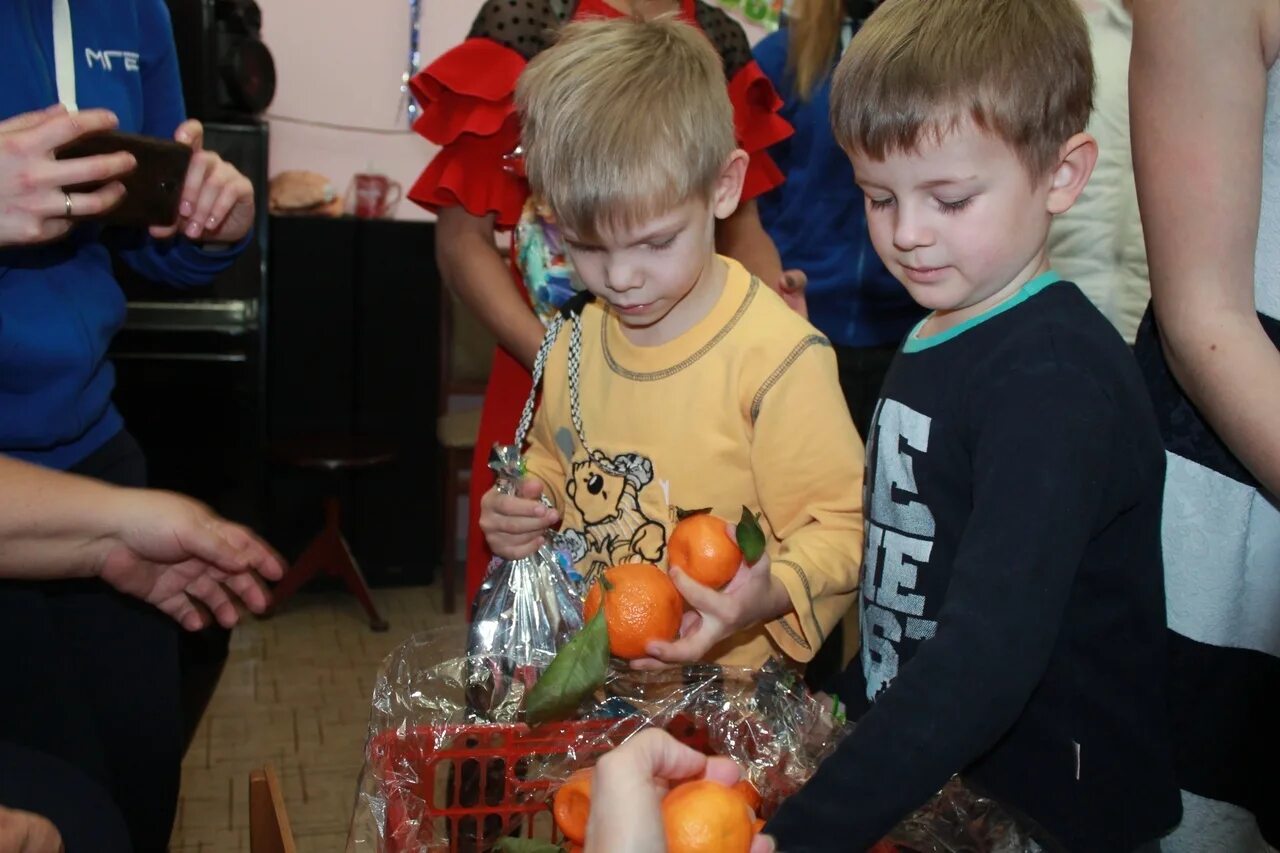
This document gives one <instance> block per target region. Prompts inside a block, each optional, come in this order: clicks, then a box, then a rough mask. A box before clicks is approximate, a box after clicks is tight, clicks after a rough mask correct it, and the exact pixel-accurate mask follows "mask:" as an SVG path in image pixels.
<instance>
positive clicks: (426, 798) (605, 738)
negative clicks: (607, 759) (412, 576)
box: [347, 638, 844, 853]
mask: <svg viewBox="0 0 1280 853" xmlns="http://www.w3.org/2000/svg"><path fill="white" fill-rule="evenodd" d="M490 671H492V668H491V662H490V661H489V660H488V659H486V658H484V657H482V656H476V655H467V656H463V657H459V658H453V659H449V660H445V661H442V662H441V661H439V660H438V653H436V652H435V650H434V644H432V643H430V642H424V641H423V640H422V639H419V638H411V639H410V640H409V641H408V642H406V643H404V644H403V645H402V646H401V647H400V648H399V649H397V650H396V651H395V652H393V653H392V654H391V655H390V656H389V657H388V658H387V660H386V661H385V662H384V664H383V666H382V670H381V671H380V673H379V675H378V679H377V683H376V685H375V687H374V692H373V708H372V712H371V714H370V718H369V736H368V740H367V742H366V744H365V764H364V770H363V772H362V774H361V779H360V784H359V789H358V792H357V802H356V808H355V815H354V817H353V820H352V825H351V834H350V837H349V840H348V846H347V849H348V850H353V851H360V853H365V851H369V853H372V851H378V853H424V851H437V850H440V851H444V850H464V851H485V850H490V849H492V848H493V847H494V845H496V844H497V843H498V842H499V841H500V840H501V839H502V838H503V837H506V836H519V837H526V838H527V837H534V838H540V839H544V840H548V841H551V840H558V837H559V836H558V835H557V834H556V830H555V828H554V822H553V820H552V817H551V813H550V799H551V796H552V794H554V792H555V789H556V788H557V787H558V785H559V784H560V783H561V782H562V781H563V780H564V779H566V778H568V776H569V774H570V773H572V772H573V771H574V770H576V769H578V768H580V767H585V766H590V765H593V764H595V762H596V760H597V759H598V758H599V757H600V756H601V755H602V754H603V753H605V752H607V751H608V750H610V749H612V748H614V747H615V746H617V745H619V744H621V743H623V742H625V741H626V740H627V738H629V737H631V736H632V735H634V734H635V733H636V732H638V731H640V730H642V729H644V728H647V727H650V726H658V727H662V728H665V729H667V730H668V731H670V732H671V733H672V734H673V735H675V736H676V737H677V738H679V739H680V740H682V741H684V742H685V743H688V744H690V745H691V746H693V747H694V748H697V749H700V750H702V751H704V752H707V753H709V754H718V755H727V756H729V757H730V758H733V759H734V760H736V761H737V762H738V763H739V764H740V765H741V766H742V767H743V769H744V770H745V772H746V775H747V778H749V779H750V780H751V781H752V783H753V784H755V786H756V787H757V789H759V791H760V792H761V795H762V797H763V799H764V807H763V808H764V813H765V814H770V813H771V812H772V811H773V810H774V809H776V808H777V805H778V803H780V802H781V800H782V799H783V798H784V797H786V796H788V795H790V794H791V793H793V792H794V791H795V790H797V789H798V788H799V787H800V786H801V785H802V784H803V783H804V782H805V781H806V780H807V779H808V778H809V777H810V776H812V774H813V772H814V771H815V770H816V768H817V766H818V764H819V763H820V762H821V761H822V759H823V758H825V757H826V756H827V755H828V754H829V753H830V752H831V750H832V749H833V748H834V747H835V744H836V743H837V742H838V740H839V739H840V737H842V735H843V733H844V730H843V728H842V727H841V726H838V725H837V724H836V723H835V722H834V721H833V720H832V719H831V717H830V714H829V713H828V712H827V710H826V707H825V706H823V705H820V704H819V703H818V702H817V701H816V700H814V699H813V698H812V697H811V696H810V695H809V694H808V693H807V692H806V691H805V690H804V688H803V686H802V684H801V683H800V680H799V678H798V676H797V675H796V674H795V673H794V672H792V671H791V670H789V669H787V668H785V667H783V666H780V665H778V664H776V663H773V662H770V663H769V664H766V665H765V666H764V667H763V668H762V669H760V670H758V671H751V670H746V669H731V668H721V667H719V666H714V665H697V666H690V667H685V668H683V669H680V668H673V669H668V670H663V671H661V672H646V673H638V672H631V671H624V670H613V671H611V673H610V675H609V677H608V679H607V681H606V684H605V686H604V688H603V689H602V690H601V691H600V692H599V693H598V694H597V696H596V697H595V698H594V699H593V700H590V701H588V702H585V703H584V705H583V707H582V709H581V713H580V714H579V715H578V716H577V717H576V718H575V719H574V720H571V721H566V722H561V723H550V724H547V725H543V726H539V727H538V728H536V729H529V728H528V727H527V726H525V725H524V724H523V723H522V722H521V719H522V714H523V708H522V706H523V700H524V695H525V692H526V688H525V686H524V684H523V683H521V682H514V683H513V684H512V685H511V689H509V690H507V691H506V692H505V693H504V694H503V697H502V701H500V702H497V703H495V704H494V705H493V706H492V707H491V708H489V709H488V713H487V714H486V715H485V716H484V718H481V717H480V716H479V715H477V714H476V712H475V710H474V708H473V707H472V702H471V699H470V697H471V696H472V695H474V694H475V692H476V691H477V690H478V689H479V690H489V689H490V687H489V685H488V683H487V682H486V679H487V677H488V676H487V675H486V673H488V672H490Z"/></svg>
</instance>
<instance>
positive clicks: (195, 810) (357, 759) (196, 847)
mask: <svg viewBox="0 0 1280 853" xmlns="http://www.w3.org/2000/svg"><path fill="white" fill-rule="evenodd" d="M374 599H375V601H376V602H377V605H378V608H379V610H380V611H381V613H382V615H383V617H384V618H386V619H387V620H388V621H389V622H390V623H391V630H390V631H388V632H386V633H383V634H375V633H373V632H372V631H370V630H369V626H368V623H367V622H366V621H365V620H364V614H363V612H362V611H361V610H360V608H359V606H358V605H357V604H356V603H355V601H354V600H353V599H351V598H350V597H348V596H347V595H346V594H345V593H342V592H317V593H305V592H304V593H301V594H299V595H298V596H296V597H295V598H294V599H293V600H292V601H290V602H289V604H288V606H287V607H286V608H285V609H284V611H283V612H281V613H280V614H279V615H277V616H275V617H273V618H272V619H269V620H262V621H260V620H255V619H253V618H252V617H250V618H249V619H248V620H247V622H246V623H245V624H244V625H243V626H242V627H240V628H237V629H236V632H235V634H234V635H233V636H232V640H231V656H230V658H229V660H228V661H227V666H226V670H225V672H224V673H223V676H222V680H221V682H220V683H219V684H218V689H217V692H216V693H215V694H214V697H213V700H212V701H211V703H210V705H209V709H208V712H207V713H206V714H205V717H204V719H203V720H202V721H201V724H200V728H199V730H198V731H197V732H196V736H195V741H194V742H193V744H192V746H191V750H190V751H189V752H188V753H187V757H186V760H185V762H184V763H183V767H182V793H181V798H180V801H179V803H178V817H177V824H176V826H175V829H174V834H173V841H172V846H171V850H172V851H173V853H248V850H249V815H248V802H249V792H248V785H249V772H250V770H252V769H253V768H255V767H257V766H260V765H262V764H264V763H266V762H271V763H272V764H274V765H275V767H276V770H277V772H278V774H279V776H280V781H281V786H282V788H283V796H284V801H285V807H286V809H287V810H288V813H289V819H290V821H291V822H292V824H293V832H294V836H295V838H296V841H297V844H298V850H299V853H331V851H341V850H342V849H343V845H344V842H345V841H346V836H347V824H348V821H349V819H350V816H351V811H352V806H353V803H354V796H355V787H356V779H357V776H358V774H359V772H360V766H361V749H362V747H363V745H364V738H365V726H366V722H367V718H368V713H369V699H370V694H371V691H372V689H373V682H374V678H375V677H376V675H377V670H378V665H379V663H380V662H381V661H382V659H383V658H384V657H385V656H386V655H387V653H388V652H390V651H391V650H392V649H393V648H395V647H396V646H397V645H399V643H401V642H402V641H403V640H404V639H405V638H406V637H408V636H409V635H410V634H411V633H414V632H417V631H423V630H428V629H441V628H444V629H445V630H443V631H442V632H439V636H440V641H441V644H442V645H444V646H447V645H450V644H456V647H457V653H461V650H462V646H463V643H464V629H463V620H462V617H461V615H459V614H455V615H452V616H446V615H444V613H443V612H442V611H441V608H440V591H439V587H407V588H399V589H384V590H375V591H374ZM455 629H456V630H455ZM442 651H443V649H442Z"/></svg>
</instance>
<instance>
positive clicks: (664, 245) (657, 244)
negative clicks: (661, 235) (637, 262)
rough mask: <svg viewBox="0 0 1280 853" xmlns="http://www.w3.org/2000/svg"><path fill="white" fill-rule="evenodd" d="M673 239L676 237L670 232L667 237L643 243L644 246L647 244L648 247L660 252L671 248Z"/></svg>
mask: <svg viewBox="0 0 1280 853" xmlns="http://www.w3.org/2000/svg"><path fill="white" fill-rule="evenodd" d="M675 241H676V237H675V235H674V234H672V235H671V236H670V237H667V238H666V239H663V240H650V241H649V242H648V243H645V246H647V247H648V248H650V249H653V250H654V251H656V252H660V251H662V250H663V249H669V248H671V244H672V243H674V242H675Z"/></svg>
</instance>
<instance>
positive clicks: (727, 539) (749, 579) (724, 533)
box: [631, 515, 791, 669]
mask: <svg viewBox="0 0 1280 853" xmlns="http://www.w3.org/2000/svg"><path fill="white" fill-rule="evenodd" d="M690 522H695V524H694V525H693V526H692V529H691V534H690V536H689V538H690V539H691V540H692V541H693V542H694V543H695V544H696V545H697V546H698V547H688V548H687V549H686V548H685V547H683V546H681V547H680V548H677V547H676V544H677V543H678V542H679V539H678V537H679V534H680V532H681V528H682V527H684V526H685V525H688V524H690ZM671 539H672V543H673V544H672V547H671V549H670V550H669V552H668V553H669V558H668V566H669V569H668V572H669V574H670V576H671V580H672V582H674V583H675V585H676V589H678V590H679V591H680V595H681V596H682V597H683V598H684V600H685V601H686V602H687V603H688V605H689V607H690V608H691V609H690V610H689V612H687V613H685V614H684V619H683V621H682V624H681V626H680V637H679V639H677V640H675V641H674V642H663V641H650V642H649V643H648V644H647V645H646V646H645V651H646V652H647V653H648V655H649V657H646V658H640V659H638V660H634V661H632V663H631V666H632V667H633V668H635V669H660V668H662V667H664V666H666V665H668V664H677V663H687V662H690V661H697V660H702V659H704V658H705V657H707V653H708V652H709V651H710V650H711V649H712V647H714V646H715V644H716V643H718V642H720V641H721V640H723V639H725V638H726V637H729V636H732V635H733V634H735V633H737V632H738V631H741V630H743V629H744V628H749V627H751V626H753V625H758V624H760V623H762V622H767V621H769V620H771V619H776V618H777V617H779V616H781V615H782V614H784V613H786V612H787V611H789V610H790V609H791V598H790V596H788V595H787V590H786V588H785V587H784V586H783V585H782V582H781V581H779V580H777V579H776V578H774V576H773V572H772V571H771V569H770V562H769V555H768V554H767V553H761V555H760V557H759V559H757V560H756V561H755V562H754V563H750V564H748V562H747V561H746V559H745V558H744V557H743V556H742V551H741V550H739V549H738V547H737V545H736V544H734V543H736V542H737V541H738V527H737V525H733V524H729V523H727V522H725V521H723V520H721V519H718V518H716V517H714V516H711V515H697V516H691V517H689V518H685V519H684V520H682V521H681V522H680V524H679V525H677V526H676V530H675V531H674V532H673V533H672V535H671ZM726 546H731V547H732V548H733V551H732V552H730V553H736V555H737V559H738V562H737V564H736V566H735V567H734V571H733V573H732V575H730V580H729V581H728V583H727V584H724V588H723V589H722V590H720V591H717V590H716V589H715V588H714V587H715V585H717V584H718V583H719V582H720V581H721V580H722V579H723V577H724V576H725V574H728V573H727V571H726V569H725V565H724V563H725V560H724V555H725V552H726V551H727V548H726ZM682 560H687V561H688V562H681V561H682Z"/></svg>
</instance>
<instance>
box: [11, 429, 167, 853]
mask: <svg viewBox="0 0 1280 853" xmlns="http://www.w3.org/2000/svg"><path fill="white" fill-rule="evenodd" d="M72 470H73V471H74V472H75V473H78V474H83V475H86V476H90V477H95V478H97V479H100V480H105V481H107V482H111V483H115V484H118V485H124V486H142V485H145V483H146V462H145V460H144V458H143V455H142V451H141V449H140V448H139V447H138V445H137V443H136V442H135V441H134V440H133V438H132V436H130V435H129V434H128V433H121V434H120V435H118V436H116V437H115V438H114V439H112V440H111V441H110V442H108V443H107V444H106V445H105V446H104V447H102V448H101V449H100V450H98V451H96V452H95V453H93V454H92V455H90V456H89V458H87V459H85V460H84V461H83V462H81V463H80V464H79V465H77V466H76V467H75V468H74V469H72ZM178 630H179V629H178V626H177V624H176V623H175V622H173V621H172V620H171V619H169V618H168V617H167V616H165V615H164V614H162V613H161V612H160V611H158V610H156V609H155V608H153V607H151V606H150V605H147V604H144V603H142V602H140V601H137V600H136V599H133V598H130V597H128V596H125V595H122V594H120V593H117V592H116V591H114V590H112V589H111V588H110V587H108V586H107V585H106V584H105V583H103V582H101V581H98V580H69V581H48V582H42V583H25V582H15V581H0V650H2V651H0V692H2V693H3V701H0V741H2V742H7V743H9V744H12V745H15V746H18V747H22V748H25V749H27V750H31V751H34V752H37V753H41V754H43V755H45V756H50V757H52V758H54V759H57V760H60V761H62V762H65V763H66V764H69V765H71V766H72V767H75V768H77V769H78V770H79V771H80V772H82V773H84V774H85V775H86V776H88V777H89V779H91V780H93V781H94V782H95V783H97V784H98V785H100V786H101V787H102V788H103V789H104V790H105V791H106V792H107V793H108V794H109V795H110V797H111V799H112V800H113V801H114V802H115V804H116V806H117V807H118V808H119V810H120V813H121V814H122V815H123V816H124V819H125V823H126V824H127V826H128V830H129V836H130V838H131V839H132V844H133V848H134V849H135V850H136V851H138V853H152V851H156V852H157V853H158V852H159V851H164V850H165V849H167V847H168V844H169V835H170V832H171V831H172V829H173V818H174V812H175V810H176V807H177V800H178V782H179V778H180V771H181V763H182V724H181V712H180V704H179V671H178ZM9 773H10V768H7V767H4V766H0V775H6V776H7V775H8V774H9ZM56 805H57V804H51V805H50V807H49V808H48V809H46V808H30V807H29V810H32V811H37V812H39V813H41V814H45V815H46V816H48V817H50V819H54V816H55V814H57V813H61V812H58V811H57V809H56V808H55V806H56ZM56 823H57V821H56V820H55V824H56ZM68 851H69V853H76V851H75V850H74V849H73V848H71V847H68Z"/></svg>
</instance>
